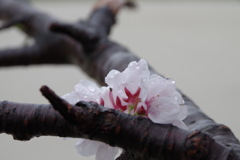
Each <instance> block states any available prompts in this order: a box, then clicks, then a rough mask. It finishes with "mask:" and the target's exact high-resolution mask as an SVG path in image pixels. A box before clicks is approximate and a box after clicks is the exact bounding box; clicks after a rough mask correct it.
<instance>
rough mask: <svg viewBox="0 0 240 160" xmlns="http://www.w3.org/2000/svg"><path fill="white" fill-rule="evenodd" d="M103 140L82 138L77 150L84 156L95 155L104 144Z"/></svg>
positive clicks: (77, 144)
mask: <svg viewBox="0 0 240 160" xmlns="http://www.w3.org/2000/svg"><path fill="white" fill-rule="evenodd" d="M102 144H103V143H102V142H98V141H93V140H88V139H80V140H79V141H78V142H77V143H76V145H75V147H76V150H77V152H78V153H79V154H80V155H82V156H92V155H95V154H96V153H97V151H98V149H99V146H100V145H102Z"/></svg>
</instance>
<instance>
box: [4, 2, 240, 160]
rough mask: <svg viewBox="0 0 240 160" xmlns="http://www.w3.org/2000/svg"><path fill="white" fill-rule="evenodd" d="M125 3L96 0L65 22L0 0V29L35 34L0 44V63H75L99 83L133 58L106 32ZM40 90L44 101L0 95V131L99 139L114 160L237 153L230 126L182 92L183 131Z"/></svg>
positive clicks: (15, 134)
mask: <svg viewBox="0 0 240 160" xmlns="http://www.w3.org/2000/svg"><path fill="white" fill-rule="evenodd" d="M122 2H124V3H122ZM126 4H127V5H130V4H132V3H130V2H129V1H121V0H100V1H98V2H97V3H96V5H95V6H94V8H93V10H92V12H91V13H90V15H89V17H88V18H87V19H86V20H83V21H80V22H76V23H73V24H70V23H65V22H61V21H58V20H56V19H55V18H53V17H50V16H48V15H47V14H45V13H42V12H40V11H37V10H36V9H35V8H33V7H32V6H31V5H29V4H27V3H22V2H20V1H14V0H0V19H2V20H4V21H5V23H4V24H3V27H2V29H6V28H8V27H11V26H14V25H20V26H21V27H20V28H21V30H22V31H23V32H25V33H26V34H27V35H28V36H31V37H32V38H33V39H34V41H35V43H34V45H33V46H29V47H23V48H18V49H5V50H2V51H0V66H1V67H3V66H15V65H29V64H75V65H78V66H79V67H81V68H82V69H83V70H84V71H85V72H86V73H87V74H88V75H90V76H91V77H93V78H95V79H96V80H97V81H98V82H99V83H100V84H104V77H105V76H106V75H107V73H108V72H109V71H110V70H111V69H118V70H120V71H122V70H124V69H125V68H126V67H127V65H128V64H129V62H131V61H133V60H139V58H138V57H137V56H135V55H134V54H132V53H131V52H130V51H129V50H128V49H127V48H125V47H124V46H122V45H120V44H118V43H115V42H113V41H111V40H110V39H109V38H108V35H109V34H110V32H111V29H112V27H113V25H114V24H115V22H116V16H117V13H118V12H119V10H120V9H121V8H122V7H123V6H125V5H126ZM19 15H21V17H19ZM150 69H151V72H152V73H157V72H156V71H155V70H154V69H152V68H151V67H150ZM41 91H42V93H43V95H44V96H45V97H46V98H47V99H48V100H49V101H50V103H51V104H52V105H36V104H19V103H14V102H7V101H3V102H0V133H7V134H11V135H13V137H14V138H15V139H18V140H29V139H31V138H32V137H35V136H44V135H50V136H60V137H83V138H89V139H94V140H99V141H102V142H105V143H108V144H110V145H112V146H119V147H121V148H123V149H124V150H125V151H124V152H123V154H122V155H121V156H120V157H119V158H118V160H125V159H128V160H141V159H193V160H197V159H222V160H227V159H231V160H232V159H233V160H234V159H236V160H239V159H240V144H239V141H238V140H237V139H236V137H235V136H234V135H233V133H232V132H231V130H230V129H229V128H228V127H226V126H224V125H221V124H217V123H215V122H214V121H213V120H212V119H211V118H209V117H208V116H206V115H205V114H204V113H203V112H202V111H201V110H200V109H199V108H198V106H196V105H195V104H194V102H193V101H191V100H190V99H189V98H188V97H187V96H185V95H184V94H183V93H182V95H183V98H184V100H185V102H186V105H187V107H188V111H189V113H188V116H187V118H186V119H185V120H184V122H185V123H186V124H187V126H188V127H189V130H188V131H183V130H181V129H178V128H176V127H173V126H171V125H159V124H154V123H152V122H151V121H150V120H148V119H146V118H143V117H136V116H131V115H126V114H124V113H120V112H118V111H115V110H108V109H105V108H103V107H101V106H99V105H97V104H95V103H89V102H79V103H77V104H76V105H74V106H73V105H70V104H68V103H67V102H66V101H64V100H62V99H61V98H60V97H58V96H57V95H56V94H55V93H54V92H53V91H51V90H50V89H49V88H48V87H46V86H45V87H43V88H42V89H41ZM126 122H127V123H126Z"/></svg>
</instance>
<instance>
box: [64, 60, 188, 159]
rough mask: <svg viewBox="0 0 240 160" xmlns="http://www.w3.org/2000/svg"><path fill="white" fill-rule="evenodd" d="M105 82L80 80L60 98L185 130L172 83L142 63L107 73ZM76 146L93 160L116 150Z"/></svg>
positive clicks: (89, 144)
mask: <svg viewBox="0 0 240 160" xmlns="http://www.w3.org/2000/svg"><path fill="white" fill-rule="evenodd" d="M105 82H106V84H107V85H108V86H107V87H98V86H97V85H96V84H95V83H93V82H90V81H80V83H79V84H77V85H76V86H75V91H74V92H72V93H68V94H66V95H64V96H63V98H65V99H66V100H67V101H68V102H70V103H72V104H76V103H77V102H78V101H80V100H83V101H94V102H97V103H98V104H100V105H103V106H104V107H107V108H112V109H116V110H120V111H122V112H125V113H128V114H132V115H141V116H146V117H148V118H149V119H150V120H152V121H153V122H155V123H160V124H172V125H174V126H177V127H179V128H182V129H187V126H186V125H185V124H184V122H183V119H185V117H186V116H187V107H186V106H185V105H184V100H183V98H182V96H181V94H180V93H179V92H178V91H177V89H176V87H175V82H174V81H173V80H171V79H167V78H164V77H161V76H159V75H156V74H150V71H149V69H148V65H147V62H146V61H145V60H143V59H141V60H140V61H139V62H136V61H133V62H131V63H130V64H129V65H128V67H127V68H126V69H125V70H124V71H123V72H119V71H117V70H112V71H110V72H109V73H108V75H107V76H106V78H105ZM76 146H77V150H78V152H79V153H80V154H81V155H85V156H89V155H94V154H96V160H102V159H105V160H111V159H113V157H114V156H115V155H116V154H117V150H118V149H117V148H116V147H110V146H109V145H107V144H104V143H102V142H96V141H92V140H83V139H81V140H80V141H79V142H78V144H77V145H76Z"/></svg>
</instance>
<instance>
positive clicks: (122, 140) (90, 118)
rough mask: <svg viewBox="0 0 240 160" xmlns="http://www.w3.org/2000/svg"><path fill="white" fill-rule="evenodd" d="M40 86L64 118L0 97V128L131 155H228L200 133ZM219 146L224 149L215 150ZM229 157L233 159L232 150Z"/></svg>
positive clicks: (49, 109) (48, 109)
mask: <svg viewBox="0 0 240 160" xmlns="http://www.w3.org/2000/svg"><path fill="white" fill-rule="evenodd" d="M41 91H42V93H43V94H44V95H45V96H46V97H47V98H48V99H49V101H50V102H51V103H52V104H53V105H54V108H55V109H57V110H58V111H59V112H60V114H61V115H62V116H63V117H64V118H63V117H61V116H59V114H57V113H55V111H54V110H53V109H52V107H51V106H43V105H29V104H16V103H11V102H10V103H9V102H6V101H5V102H1V103H0V133H1V132H4V133H10V134H12V135H14V137H15V138H16V139H20V140H27V139H29V138H32V137H33V136H38V135H52V134H57V135H58V136H69V135H70V136H71V137H84V138H89V139H93V140H99V141H102V142H105V143H108V144H110V145H112V146H119V147H121V148H123V149H125V150H127V151H129V152H128V153H130V152H131V153H134V154H133V155H132V154H131V157H133V159H135V158H136V157H138V158H139V159H156V160H157V159H158V160H159V159H189V160H190V159H194V160H198V159H199V160H200V159H227V158H230V157H231V152H230V150H226V148H225V147H224V146H222V145H220V144H219V143H217V142H216V141H214V140H213V139H212V138H211V137H210V136H209V135H206V134H204V133H201V132H192V133H189V132H188V131H186V130H181V129H178V128H176V127H174V126H172V125H161V124H154V123H153V122H151V121H150V120H149V119H147V118H145V117H140V116H131V115H128V114H124V113H122V112H119V111H117V110H113V109H106V108H104V107H102V106H99V105H98V104H96V103H93V102H89V103H87V102H80V103H78V104H77V106H72V105H71V104H68V103H67V102H66V101H64V100H62V99H61V98H60V97H58V96H57V95H56V94H55V93H54V92H53V91H51V90H50V89H49V88H47V87H42V89H41ZM19 105H21V107H19ZM12 116H14V117H17V118H11V117H12ZM66 120H67V121H69V122H70V124H68V122H66ZM4 122H7V123H4ZM48 123H50V124H48ZM54 123H55V124H54ZM71 124H72V125H71ZM48 127H52V128H48ZM63 127H67V128H63ZM19 129H20V130H19ZM63 130H65V131H63ZM219 152H220V153H224V154H222V155H220V154H219ZM127 157H129V155H128V156H127ZM235 158H236V159H239V157H238V156H237V157H235Z"/></svg>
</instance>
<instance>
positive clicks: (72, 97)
mask: <svg viewBox="0 0 240 160" xmlns="http://www.w3.org/2000/svg"><path fill="white" fill-rule="evenodd" d="M62 98H63V99H65V100H66V101H68V102H69V103H71V104H74V105H75V104H76V103H77V102H79V101H80V98H79V96H78V95H77V94H76V92H71V93H67V94H65V95H63V96H62Z"/></svg>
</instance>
